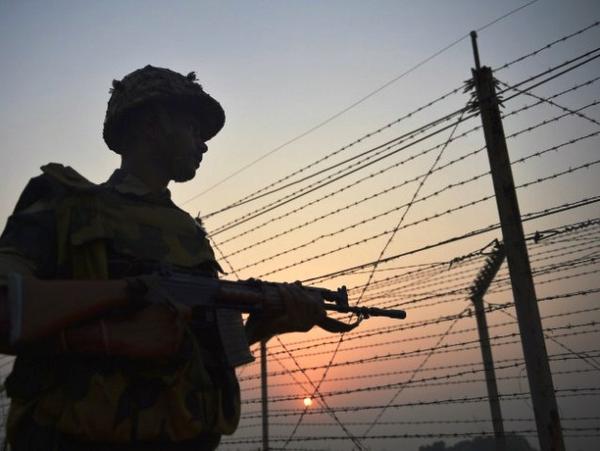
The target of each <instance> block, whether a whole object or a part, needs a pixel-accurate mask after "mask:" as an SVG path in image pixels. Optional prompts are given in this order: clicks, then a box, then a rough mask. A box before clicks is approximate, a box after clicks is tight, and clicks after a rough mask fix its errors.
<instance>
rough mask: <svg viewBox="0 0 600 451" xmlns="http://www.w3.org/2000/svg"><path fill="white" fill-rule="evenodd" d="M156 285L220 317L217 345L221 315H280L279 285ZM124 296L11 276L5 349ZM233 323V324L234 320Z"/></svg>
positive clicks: (374, 311) (96, 283)
mask: <svg viewBox="0 0 600 451" xmlns="http://www.w3.org/2000/svg"><path fill="white" fill-rule="evenodd" d="M158 280H159V286H160V289H162V290H165V292H166V293H167V294H168V296H169V297H170V298H171V299H173V300H174V301H175V302H177V303H181V304H184V305H186V306H188V307H190V308H191V309H204V310H205V311H207V312H214V313H215V317H217V318H219V316H220V317H221V319H220V323H221V324H223V325H224V327H222V328H221V329H223V331H221V335H222V338H223V339H228V337H229V335H230V334H231V330H228V331H227V332H224V330H225V329H226V328H227V322H228V321H229V320H228V319H227V318H228V317H229V318H233V317H234V316H235V315H233V316H232V315H229V316H228V315H227V314H226V313H223V312H226V311H229V312H231V311H232V310H233V311H241V312H244V313H254V312H260V311H262V310H263V309H265V310H267V309H268V310H269V311H271V312H276V311H277V310H278V309H283V305H282V299H281V296H280V292H279V289H278V285H282V284H279V283H273V282H263V281H259V280H255V279H250V280H246V281H237V282H236V281H228V280H219V279H216V278H211V277H206V276H199V275H197V274H193V273H186V272H177V271H170V272H168V273H166V274H160V275H159V279H158ZM300 287H301V288H302V289H303V290H306V291H308V292H311V293H315V294H317V295H318V296H319V297H320V299H321V300H322V302H323V306H324V308H325V309H326V310H331V311H336V312H341V313H354V314H356V315H358V316H359V317H360V318H368V317H370V316H385V317H389V318H398V319H403V318H405V317H406V313H405V312H404V311H403V310H385V309H379V308H374V307H357V306H350V305H349V304H348V294H347V291H346V287H345V286H342V287H341V288H338V289H337V291H332V290H328V289H324V288H317V287H309V286H302V285H300ZM129 294H130V293H129V292H128V284H127V281H126V280H122V279H121V280H40V279H35V278H32V277H23V276H21V275H20V274H17V273H11V274H9V276H8V291H7V292H6V296H5V297H6V299H5V302H6V304H7V306H8V312H7V313H8V316H9V324H10V327H9V329H10V335H9V341H10V345H11V346H14V345H20V344H27V343H31V342H34V341H36V340H40V339H42V338H44V337H49V336H52V335H53V334H56V333H58V332H60V331H61V330H63V329H65V328H67V327H70V326H73V325H76V324H79V323H82V322H85V321H87V320H90V319H93V318H97V317H99V316H101V315H104V314H106V313H108V312H110V311H112V310H114V309H118V308H122V307H127V306H128V305H129V306H130V305H131V300H130V295H129ZM149 302H152V300H151V299H150V300H149ZM6 304H5V305H6ZM237 318H238V321H239V314H238V315H237ZM336 324H337V326H336ZM340 324H343V325H345V323H340V322H338V321H336V320H334V319H331V318H325V321H324V324H319V325H320V326H321V327H323V328H324V329H326V330H330V331H333V332H342V331H344V330H343V327H342V326H340ZM345 326H346V325H345ZM328 327H329V328H328ZM336 327H337V329H336ZM340 327H342V328H340ZM238 329H239V327H238Z"/></svg>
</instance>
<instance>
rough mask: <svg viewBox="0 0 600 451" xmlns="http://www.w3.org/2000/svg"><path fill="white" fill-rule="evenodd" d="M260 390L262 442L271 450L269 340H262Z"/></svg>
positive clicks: (264, 449) (264, 450)
mask: <svg viewBox="0 0 600 451" xmlns="http://www.w3.org/2000/svg"><path fill="white" fill-rule="evenodd" d="M260 392H261V397H262V444H263V448H262V449H263V451H269V397H268V393H267V342H266V341H265V340H261V341H260Z"/></svg>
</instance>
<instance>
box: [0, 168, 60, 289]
mask: <svg viewBox="0 0 600 451" xmlns="http://www.w3.org/2000/svg"><path fill="white" fill-rule="evenodd" d="M53 185H54V184H52V183H51V182H50V181H49V180H48V178H47V177H45V176H40V177H36V178H34V179H32V180H31V181H30V182H29V184H28V185H27V187H26V188H25V190H24V191H23V193H22V194H21V196H20V198H19V201H18V202H17V206H16V207H15V211H14V212H13V214H12V215H11V216H10V217H9V218H8V220H7V222H6V227H5V229H4V231H3V232H2V235H1V236H0V282H3V281H4V280H5V279H6V275H7V274H8V273H9V272H12V271H14V272H21V273H24V274H33V275H35V276H37V277H40V278H50V277H52V276H53V275H54V274H55V272H56V254H57V239H56V220H55V212H54V205H55V201H54V195H56V190H55V189H54V186H53Z"/></svg>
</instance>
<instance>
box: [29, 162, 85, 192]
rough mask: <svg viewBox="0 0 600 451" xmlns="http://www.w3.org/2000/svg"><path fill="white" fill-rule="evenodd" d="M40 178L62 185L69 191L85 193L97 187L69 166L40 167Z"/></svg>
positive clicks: (53, 164) (46, 165)
mask: <svg viewBox="0 0 600 451" xmlns="http://www.w3.org/2000/svg"><path fill="white" fill-rule="evenodd" d="M41 170H42V173H43V175H42V177H44V176H45V177H47V178H50V179H51V180H52V181H54V182H56V183H59V184H61V185H63V186H64V187H66V188H68V189H71V190H81V191H87V190H90V189H94V188H96V187H97V185H96V184H95V183H93V182H90V181H89V180H88V179H86V178H85V177H84V176H83V175H81V174H80V173H79V172H77V171H76V170H75V169H73V168H72V167H71V166H64V165H62V164H60V163H48V164H45V165H44V166H42V167H41Z"/></svg>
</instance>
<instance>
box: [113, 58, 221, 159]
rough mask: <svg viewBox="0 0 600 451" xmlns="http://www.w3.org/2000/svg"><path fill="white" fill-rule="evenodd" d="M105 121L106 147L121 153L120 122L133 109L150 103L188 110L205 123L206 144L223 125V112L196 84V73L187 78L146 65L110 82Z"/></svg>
mask: <svg viewBox="0 0 600 451" xmlns="http://www.w3.org/2000/svg"><path fill="white" fill-rule="evenodd" d="M110 92H111V96H110V99H109V100H108V107H107V109H106V117H105V119H104V130H103V137H104V141H105V142H106V144H107V145H108V147H109V148H110V149H112V150H114V151H115V152H117V153H121V152H120V150H119V145H118V137H119V134H120V129H121V126H122V125H123V119H124V118H126V116H127V114H128V113H130V112H132V111H134V110H135V109H137V108H139V107H141V106H143V105H147V104H150V103H159V104H168V105H174V106H179V107H184V108H187V109H189V110H190V111H191V112H192V113H193V114H197V115H199V116H200V117H201V119H202V122H203V124H204V129H203V134H204V136H203V138H204V140H206V141H208V140H209V139H210V138H212V137H213V136H215V135H216V134H217V133H218V132H219V130H221V128H222V127H223V125H224V124H225V112H224V111H223V108H222V107H221V104H220V103H219V102H217V101H216V100H215V99H214V98H212V97H211V96H210V95H209V94H207V93H206V92H204V90H203V89H202V86H201V85H199V84H198V83H196V74H195V73H194V72H190V73H189V74H188V75H187V76H184V75H181V74H179V73H177V72H174V71H172V70H170V69H165V68H161V67H153V66H150V65H148V66H146V67H144V68H142V69H138V70H135V71H133V72H131V73H130V74H128V75H126V76H125V77H123V79H122V80H121V81H118V80H113V87H112V89H111V90H110Z"/></svg>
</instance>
